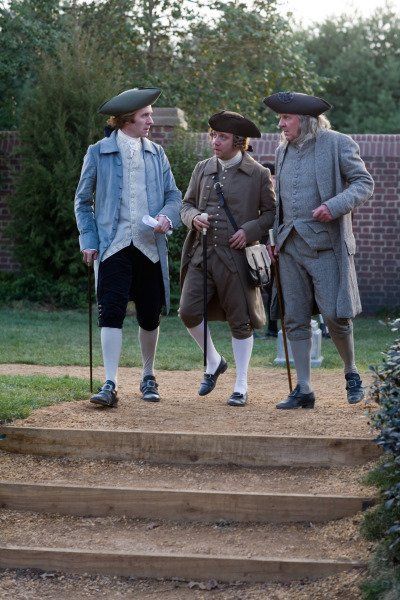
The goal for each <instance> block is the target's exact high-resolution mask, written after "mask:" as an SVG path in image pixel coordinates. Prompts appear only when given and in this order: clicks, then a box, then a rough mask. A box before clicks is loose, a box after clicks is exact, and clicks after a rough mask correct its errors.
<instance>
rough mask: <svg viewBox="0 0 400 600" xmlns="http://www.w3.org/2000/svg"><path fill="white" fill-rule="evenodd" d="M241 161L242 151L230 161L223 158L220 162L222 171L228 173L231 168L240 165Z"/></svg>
mask: <svg viewBox="0 0 400 600" xmlns="http://www.w3.org/2000/svg"><path fill="white" fill-rule="evenodd" d="M241 160H242V153H241V151H240V150H238V151H237V154H235V156H233V157H232V158H229V159H228V160H222V158H219V159H218V162H219V164H220V165H221V167H222V169H223V170H224V171H226V169H229V167H234V166H235V165H238V164H239V163H240V161H241Z"/></svg>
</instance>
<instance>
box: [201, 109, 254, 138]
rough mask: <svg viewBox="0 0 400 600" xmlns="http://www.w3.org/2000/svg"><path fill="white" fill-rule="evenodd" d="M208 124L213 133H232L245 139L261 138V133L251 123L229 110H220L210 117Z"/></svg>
mask: <svg viewBox="0 0 400 600" xmlns="http://www.w3.org/2000/svg"><path fill="white" fill-rule="evenodd" d="M208 124H209V126H210V127H211V129H214V131H222V132H224V133H233V134H234V135H239V136H240V137H245V138H246V137H250V138H259V137H261V132H260V130H259V129H258V127H257V126H256V125H255V124H254V123H253V121H250V119H246V117H244V116H243V115H240V114H239V113H237V112H233V111H231V110H222V111H221V112H219V113H215V115H212V116H211V117H210V119H209V121H208Z"/></svg>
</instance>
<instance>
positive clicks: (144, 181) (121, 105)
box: [75, 88, 181, 407]
mask: <svg viewBox="0 0 400 600" xmlns="http://www.w3.org/2000/svg"><path fill="white" fill-rule="evenodd" d="M160 93H161V91H160V90H159V89H157V88H134V89H131V90H126V91H125V92H122V93H121V94H118V96H115V97H114V98H111V100H108V101H107V102H105V103H104V104H103V105H102V106H101V107H100V108H99V111H98V112H100V113H101V114H104V115H109V116H110V118H109V120H108V124H109V126H110V128H111V129H112V133H111V134H110V136H109V137H105V138H103V139H102V140H100V141H99V142H97V144H93V145H92V146H89V148H88V151H87V153H86V156H85V159H84V161H83V167H82V173H81V177H80V180H79V184H78V188H77V190H76V196H75V215H76V222H77V226H78V229H79V234H80V235H79V243H80V248H81V251H82V254H83V260H84V262H85V263H86V264H88V265H91V264H92V262H93V260H96V263H97V264H96V266H97V267H98V277H97V302H98V308H99V327H100V328H101V347H102V352H103V361H104V369H105V380H106V381H105V383H104V385H103V387H102V388H101V390H99V392H98V393H97V394H94V396H92V398H91V402H93V403H94V404H97V405H100V406H105V407H112V406H115V404H116V403H117V370H118V363H119V358H120V354H121V346H122V325H123V321H124V318H125V314H126V307H127V304H128V301H129V300H133V301H134V302H135V306H136V317H137V320H138V323H139V343H140V349H141V354H142V362H143V372H142V381H141V383H140V391H141V393H142V398H143V400H146V401H148V402H157V401H158V400H159V399H160V396H159V393H158V384H157V382H156V379H155V377H154V371H153V368H154V357H155V353H156V348H157V341H158V331H159V323H160V313H161V310H162V308H163V307H164V309H165V311H168V308H169V275H168V256H167V245H166V239H165V235H166V233H168V232H169V231H170V230H171V229H172V228H173V227H177V226H178V225H179V224H180V219H179V210H180V206H181V193H180V191H179V190H178V189H177V187H176V185H175V180H174V177H173V175H172V172H171V168H170V165H169V162H168V159H167V157H166V155H165V152H164V150H163V149H162V148H161V146H159V145H158V144H155V143H154V142H151V141H150V140H148V139H147V138H148V135H149V132H150V128H151V126H152V124H153V119H152V112H153V109H152V107H151V105H152V104H153V103H154V102H155V101H156V100H157V98H158V97H159V95H160ZM149 216H150V217H153V226H154V229H153V228H151V227H150V226H149V225H148V224H146V223H147V222H150V223H151V220H150V219H148V217H149Z"/></svg>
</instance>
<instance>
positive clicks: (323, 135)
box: [264, 92, 373, 409]
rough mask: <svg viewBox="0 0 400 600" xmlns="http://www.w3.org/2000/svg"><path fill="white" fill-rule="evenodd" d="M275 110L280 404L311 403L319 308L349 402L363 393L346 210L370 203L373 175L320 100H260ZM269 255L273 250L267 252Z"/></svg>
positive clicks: (288, 96) (287, 95) (294, 96)
mask: <svg viewBox="0 0 400 600" xmlns="http://www.w3.org/2000/svg"><path fill="white" fill-rule="evenodd" d="M264 103H265V104H266V105H267V106H268V107H269V108H270V109H272V110H273V111H275V112H276V113H278V114H279V124H278V127H279V128H280V129H281V130H282V143H281V144H280V146H279V147H278V149H277V154H276V195H277V204H278V206H277V216H276V219H275V224H274V232H275V240H276V247H275V256H274V257H273V256H271V258H272V259H275V258H276V257H277V256H278V254H279V268H280V275H281V282H282V290H283V296H284V307H285V324H286V330H287V334H288V338H289V340H290V345H291V349H292V353H293V358H294V363H295V368H296V373H297V386H296V388H295V389H294V390H293V392H292V393H291V394H289V396H288V398H287V399H285V400H283V401H282V402H280V403H279V404H277V408H279V409H293V408H300V407H301V408H313V407H314V403H315V396H314V392H313V391H312V388H311V383H310V376H311V361H310V356H311V316H312V314H313V312H320V313H321V314H322V316H323V318H324V321H325V323H326V324H327V326H328V328H329V332H330V334H331V338H332V340H333V342H334V344H335V346H336V348H337V350H338V352H339V354H340V356H341V358H342V360H343V363H344V373H345V379H346V389H347V399H348V402H349V403H350V404H355V403H357V402H359V401H360V400H362V398H363V397H364V391H363V388H362V382H361V378H360V375H359V373H358V371H357V367H356V364H355V358H354V340H353V328H352V319H353V317H355V316H356V315H357V314H358V313H359V312H360V311H361V303H360V297H359V293H358V286H357V278H356V272H355V267H354V254H355V250H356V244H355V239H354V235H353V230H352V222H351V212H352V210H353V209H354V208H356V207H357V206H359V205H360V204H362V203H363V202H365V201H366V200H368V198H370V197H371V195H372V192H373V180H372V177H371V176H370V174H369V173H368V171H367V170H366V168H365V165H364V162H363V161H362V160H361V158H360V155H359V148H358V146H357V144H356V143H355V142H354V141H353V140H352V139H351V138H350V137H349V136H347V135H344V134H341V133H338V132H336V131H332V130H331V129H330V123H329V121H328V119H327V118H326V117H325V116H324V115H323V114H322V113H324V112H325V111H327V110H329V109H330V108H331V106H330V104H328V102H326V101H325V100H323V99H321V98H317V97H315V96H308V95H306V94H299V93H292V92H280V93H277V94H273V95H272V96H269V97H268V98H265V99H264ZM270 254H271V252H270Z"/></svg>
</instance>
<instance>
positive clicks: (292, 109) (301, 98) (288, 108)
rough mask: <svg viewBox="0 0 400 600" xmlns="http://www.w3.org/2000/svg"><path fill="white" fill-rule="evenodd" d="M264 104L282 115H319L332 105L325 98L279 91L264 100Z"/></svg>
mask: <svg viewBox="0 0 400 600" xmlns="http://www.w3.org/2000/svg"><path fill="white" fill-rule="evenodd" d="M263 102H264V104H266V105H267V106H268V108H270V109H271V110H273V111H274V112H276V113H278V114H280V115H282V114H288V115H309V116H310V117H318V116H319V115H321V114H322V113H324V112H326V111H327V110H329V109H330V108H332V105H331V104H329V102H327V101H326V100H324V99H323V98H318V97H317V96H309V95H308V94H300V93H299V92H278V93H277V94H272V96H268V97H267V98H264V100H263Z"/></svg>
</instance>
